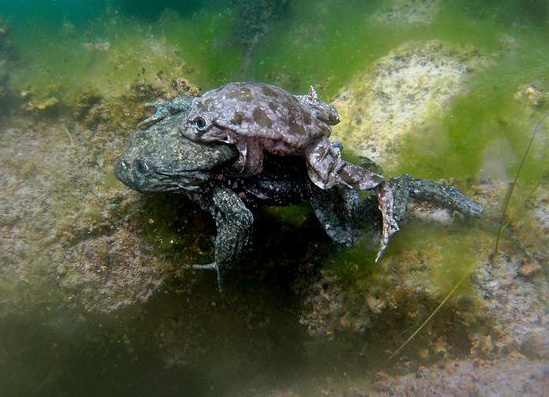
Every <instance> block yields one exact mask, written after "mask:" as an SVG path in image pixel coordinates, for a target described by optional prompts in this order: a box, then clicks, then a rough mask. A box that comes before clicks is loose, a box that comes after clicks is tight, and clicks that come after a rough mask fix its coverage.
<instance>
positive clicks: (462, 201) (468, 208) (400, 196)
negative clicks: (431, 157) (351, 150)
mask: <svg viewBox="0 0 549 397" xmlns="http://www.w3.org/2000/svg"><path fill="white" fill-rule="evenodd" d="M387 183H388V184H389V186H391V189H392V190H393V194H394V196H395V199H394V202H395V203H394V216H395V218H396V219H397V221H398V222H401V221H402V219H403V218H404V215H405V213H406V207H407V205H408V203H409V202H410V199H411V198H414V199H416V200H419V201H427V202H431V203H433V204H435V205H437V206H440V207H443V208H447V209H449V210H453V211H457V212H460V213H461V214H463V215H465V216H478V215H480V214H481V213H482V212H483V211H484V208H483V207H482V206H481V205H479V204H477V203H475V202H474V201H473V200H471V199H470V198H469V197H467V196H465V195H464V194H462V193H461V192H460V191H459V190H458V189H456V188H454V187H452V186H448V185H445V184H443V183H439V182H435V181H430V180H427V179H416V178H412V177H411V176H410V175H407V174H405V175H402V176H400V177H398V178H391V179H390V180H388V181H387Z"/></svg>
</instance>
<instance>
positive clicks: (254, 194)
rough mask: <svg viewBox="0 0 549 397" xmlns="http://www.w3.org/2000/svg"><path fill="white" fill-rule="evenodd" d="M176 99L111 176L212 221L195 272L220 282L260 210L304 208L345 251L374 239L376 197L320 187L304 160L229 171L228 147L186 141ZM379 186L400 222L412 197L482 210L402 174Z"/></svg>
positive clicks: (231, 154)
mask: <svg viewBox="0 0 549 397" xmlns="http://www.w3.org/2000/svg"><path fill="white" fill-rule="evenodd" d="M176 99H177V100H176V101H174V100H172V101H166V102H163V103H160V104H157V105H156V106H157V113H155V115H153V116H151V118H149V119H147V120H144V122H143V123H142V124H141V125H143V126H144V129H140V130H138V131H136V132H134V133H133V135H132V136H131V138H130V141H129V145H128V148H127V150H126V152H125V153H124V154H123V155H122V156H121V158H120V159H119V160H118V162H117V164H116V167H115V172H116V175H117V177H118V179H119V180H120V181H122V182H123V183H124V184H126V185H127V186H128V187H130V188H132V189H135V190H138V191H140V192H173V193H180V194H184V195H187V196H188V197H189V198H190V199H191V200H192V201H194V202H196V203H197V204H198V205H200V206H201V208H202V209H204V210H205V211H208V212H209V213H210V214H211V215H212V217H213V218H214V220H215V223H216V228H217V235H216V238H215V243H214V246H215V253H214V261H213V262H211V263H209V264H206V265H193V267H195V268H202V269H213V270H215V271H217V274H218V281H219V282H220V271H221V269H224V268H226V267H228V266H230V265H233V264H235V263H237V262H238V261H239V259H241V258H242V255H243V254H245V253H246V251H247V248H248V247H249V244H250V241H251V236H252V228H253V221H254V216H253V210H254V209H255V208H257V207H259V206H263V205H293V204H297V203H300V202H308V203H309V204H310V205H311V206H312V208H313V210H314V212H315V215H316V216H317V218H318V220H319V222H320V223H321V225H322V226H323V228H324V229H325V230H326V232H327V234H328V235H329V236H330V237H331V238H332V239H333V241H334V242H336V243H338V244H343V245H345V246H350V245H352V244H353V242H354V241H355V238H356V237H357V235H358V234H359V233H367V232H371V233H373V234H374V235H377V236H378V238H379V235H380V234H381V229H382V222H381V219H380V218H381V217H380V213H379V210H378V204H377V197H376V196H375V195H374V194H371V195H369V196H367V197H366V198H365V199H361V197H360V195H359V193H358V191H357V190H356V189H352V188H341V187H334V188H331V189H322V188H320V187H318V186H317V185H316V184H314V183H313V182H312V181H311V179H310V178H309V176H308V170H307V165H306V161H305V160H304V158H303V157H302V156H276V155H275V156H273V155H270V154H267V155H266V156H265V158H264V162H263V169H262V171H261V172H260V173H259V174H256V175H242V174H239V173H235V169H234V165H235V163H236V162H238V161H239V156H240V153H239V150H238V149H237V148H236V147H234V146H233V145H230V144H226V143H221V142H212V143H205V142H195V141H193V140H190V139H188V138H187V137H185V136H184V135H183V134H182V133H181V128H180V127H181V125H182V124H184V123H186V122H187V120H188V119H189V112H190V109H191V105H192V104H193V101H195V100H196V98H192V97H179V98H176ZM328 106H329V105H328ZM319 109H321V110H322V108H319ZM315 117H316V116H315ZM319 117H324V116H319ZM326 119H327V120H330V119H328V118H326ZM332 148H333V149H332V150H334V151H337V152H338V153H339V154H340V152H341V146H339V145H337V144H333V145H332ZM385 183H386V184H387V186H388V188H390V189H391V191H392V192H393V196H394V200H393V201H392V211H393V215H394V218H395V220H396V222H398V224H400V223H401V221H402V219H403V217H404V214H405V212H406V207H407V204H408V202H409V201H410V199H411V198H414V199H416V200H419V201H429V202H432V203H434V204H436V205H438V206H441V207H445V208H448V209H450V210H454V211H459V212H461V213H463V214H464V215H470V216H475V215H478V214H480V213H481V212H482V211H483V209H482V207H481V206H479V205H478V204H476V203H475V202H473V201H472V200H470V199H469V198H467V197H466V196H464V195H463V194H461V193H460V192H459V191H458V190H457V189H455V188H452V187H449V186H446V185H443V184H440V183H437V182H433V181H428V180H422V179H415V178H412V177H410V176H408V175H404V176H401V177H398V178H392V179H388V180H386V181H385Z"/></svg>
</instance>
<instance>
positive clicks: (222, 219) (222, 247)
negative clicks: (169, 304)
mask: <svg viewBox="0 0 549 397" xmlns="http://www.w3.org/2000/svg"><path fill="white" fill-rule="evenodd" d="M212 201H213V205H212V206H211V209H210V211H211V213H212V216H213V217H214V219H215V225H216V228H217V236H216V238H215V260H214V262H212V263H209V264H207V265H193V268H194V269H208V270H214V271H215V272H216V273H217V282H218V287H219V289H220V291H221V270H222V269H223V268H224V267H227V266H230V265H232V264H233V263H235V262H237V261H238V260H239V259H240V258H241V257H242V256H243V254H244V253H245V252H246V250H247V248H248V246H249V243H250V239H251V236H252V226H253V221H254V217H253V215H252V213H251V211H250V210H249V209H248V208H247V207H246V206H245V205H244V203H243V202H242V200H241V199H240V198H239V197H238V195H237V194H236V193H235V192H233V191H232V190H230V189H227V188H222V187H216V188H214V191H213V200H212Z"/></svg>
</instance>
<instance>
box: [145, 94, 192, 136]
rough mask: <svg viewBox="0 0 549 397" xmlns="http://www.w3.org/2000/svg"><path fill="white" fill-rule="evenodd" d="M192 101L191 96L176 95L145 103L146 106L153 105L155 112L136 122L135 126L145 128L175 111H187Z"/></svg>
mask: <svg viewBox="0 0 549 397" xmlns="http://www.w3.org/2000/svg"><path fill="white" fill-rule="evenodd" d="M192 101H193V97H177V98H173V99H170V100H167V101H157V102H152V103H146V104H145V106H146V107H154V108H155V109H156V112H155V113H154V114H153V115H152V116H150V117H147V118H146V119H145V120H143V121H141V122H140V123H139V124H137V127H139V128H141V129H146V128H148V127H150V126H151V125H153V124H156V123H158V122H159V121H161V120H163V119H165V118H166V117H169V116H171V115H174V114H177V113H181V112H185V111H189V109H190V108H191V102H192Z"/></svg>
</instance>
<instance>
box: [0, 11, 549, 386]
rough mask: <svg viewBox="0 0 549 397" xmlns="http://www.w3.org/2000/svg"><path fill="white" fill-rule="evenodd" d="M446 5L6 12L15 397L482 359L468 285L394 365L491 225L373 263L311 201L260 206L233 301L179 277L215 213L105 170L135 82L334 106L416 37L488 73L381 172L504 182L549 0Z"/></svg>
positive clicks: (521, 138)
mask: <svg viewBox="0 0 549 397" xmlns="http://www.w3.org/2000/svg"><path fill="white" fill-rule="evenodd" d="M441 3H442V4H439V2H436V1H427V0H425V1H423V2H422V1H418V2H411V3H407V2H401V1H388V2H382V1H359V0H352V1H346V2H344V3H342V2H339V1H335V0H320V1H315V2H314V3H312V2H310V1H305V0H286V1H279V2H276V1H269V0H264V1H249V2H247V1H222V0H217V1H216V0H211V1H207V0H205V1H198V0H196V1H188V2H177V1H158V2H145V1H136V2H131V1H126V0H120V1H114V0H113V1H100V0H96V1H93V2H84V1H74V0H73V1H71V0H63V1H41V2H39V4H37V3H36V2H33V1H23V0H21V1H15V2H14V1H6V0H0V24H1V25H0V34H1V35H0V57H1V58H0V84H1V85H0V105H1V108H0V117H2V119H1V122H0V125H1V126H2V138H3V139H2V140H3V142H2V146H1V148H2V157H3V158H2V159H1V161H2V163H1V164H2V168H3V169H4V171H3V172H2V173H3V175H4V176H5V177H3V178H4V181H3V182H2V183H3V185H2V186H3V188H4V189H6V190H5V191H6V192H9V193H4V194H5V196H4V198H3V201H2V204H1V205H2V208H1V210H2V211H1V213H2V214H3V215H1V216H0V223H1V225H0V226H1V227H2V229H1V237H2V249H3V250H4V252H3V254H2V255H1V256H0V258H1V259H0V267H1V268H2V271H1V272H0V277H1V278H0V294H1V295H0V395H1V396H99V395H102V396H104V395H112V396H126V395H127V396H130V395H131V396H175V395H177V396H237V395H238V396H263V395H273V396H274V395H277V396H278V395H280V396H282V395H284V396H286V395H287V396H294V395H299V396H302V395H303V396H309V395H310V396H317V395H330V396H331V395H333V396H336V395H342V394H341V393H343V391H344V390H346V388H347V387H350V386H351V385H353V384H356V383H361V382H362V383H367V382H368V380H370V379H374V378H375V373H376V372H378V371H386V372H388V373H400V372H406V371H407V369H409V368H414V367H415V366H417V365H419V364H429V363H432V362H436V361H437V360H438V359H441V358H443V357H468V355H469V354H471V355H472V356H474V354H475V353H474V352H476V351H477V350H475V349H479V348H478V346H476V345H475V342H474V341H473V338H472V336H471V335H472V334H473V333H474V332H476V330H473V328H474V327H477V328H478V329H481V331H479V332H484V331H486V332H487V333H488V332H490V330H491V328H490V325H489V324H487V320H486V319H485V318H484V319H482V320H476V319H471V318H472V317H474V316H473V315H471V316H468V315H467V311H468V310H470V311H471V312H473V313H476V312H475V310H476V308H477V305H479V303H478V302H477V298H476V294H477V292H476V291H475V288H474V287H473V286H472V284H471V283H470V282H469V281H465V282H464V283H463V286H462V287H461V289H460V290H459V292H458V293H457V294H456V296H454V297H453V298H452V299H451V300H450V301H449V302H448V304H447V306H445V308H443V309H442V310H441V312H440V313H439V315H438V316H437V317H435V319H434V320H433V321H432V322H431V323H430V325H428V327H427V328H426V329H425V330H424V331H422V333H420V334H419V335H418V337H417V338H416V339H415V340H414V342H413V346H410V347H409V350H408V351H405V353H404V354H401V355H400V359H396V360H390V359H389V356H390V354H391V353H392V352H394V351H395V350H396V349H397V348H398V346H399V345H400V344H401V343H402V342H403V341H404V340H405V339H406V337H408V336H409V335H410V334H411V333H412V332H413V331H414V330H415V329H417V327H418V326H419V325H420V324H421V322H422V321H423V320H425V319H426V318H427V317H428V316H429V314H431V313H432V312H433V310H435V308H436V306H437V305H438V303H439V302H440V301H441V300H442V299H443V298H444V296H445V294H447V293H448V292H450V291H451V290H452V288H453V287H454V286H455V285H456V283H458V282H461V281H460V280H462V279H463V276H464V275H467V274H469V273H471V272H472V271H473V269H474V267H475V264H476V263H479V262H482V261H483V259H482V258H484V257H485V256H486V255H487V252H489V250H490V247H491V246H492V245H493V242H494V239H495V228H496V226H495V223H494V222H493V221H491V223H490V222H487V224H484V225H482V226H479V225H478V224H476V225H471V224H467V223H465V224H464V223H458V224H457V226H451V225H450V226H448V225H445V226H440V225H422V224H421V223H413V224H410V225H409V229H408V230H404V231H403V232H402V233H401V234H400V235H399V236H397V237H396V238H395V241H394V242H393V245H392V246H391V247H390V249H389V251H388V253H387V257H388V261H389V262H388V263H389V265H383V264H382V265H374V264H373V260H372V259H373V256H374V253H373V251H372V247H369V246H368V244H367V243H365V244H363V245H361V246H359V247H358V248H355V249H353V250H351V251H348V252H343V251H337V250H336V249H335V248H334V247H333V246H331V245H330V243H329V241H328V239H327V238H326V237H325V236H324V235H323V231H322V230H320V229H319V228H318V226H317V225H316V223H315V221H314V219H313V217H312V216H311V214H310V212H309V211H308V210H307V209H306V208H297V209H293V208H292V209H285V210H267V211H265V212H263V213H261V215H260V216H259V218H258V221H257V225H258V226H257V236H256V241H255V245H254V257H253V258H251V259H250V260H249V261H247V262H246V263H244V264H242V265H241V266H240V267H239V268H237V269H234V270H233V271H232V272H230V273H229V274H228V275H227V277H226V280H225V285H226V291H225V295H224V296H220V295H219V294H218V292H217V290H216V288H215V283H214V280H213V277H209V276H210V275H204V274H191V273H190V272H188V271H187V272H185V271H183V272H178V270H177V269H179V266H178V265H179V264H184V263H187V261H189V260H197V259H198V260H200V261H206V260H207V258H208V257H209V255H211V249H210V247H209V236H210V234H211V233H213V229H212V225H211V223H210V222H209V220H208V218H207V217H204V216H202V215H200V213H198V212H197V211H194V210H193V209H189V208H188V205H189V203H187V202H181V201H178V199H173V198H169V199H166V198H159V197H156V196H154V197H148V198H140V197H138V196H137V195H133V196H128V192H127V190H126V188H125V187H123V186H122V185H121V184H119V183H118V182H116V181H115V180H114V177H113V175H112V164H113V162H114V160H115V159H116V157H117V156H118V155H119V153H120V151H121V150H122V149H123V147H124V144H123V140H124V139H125V138H127V136H128V134H129V131H131V129H132V123H133V122H134V121H135V118H136V117H137V116H132V115H133V114H134V113H135V111H136V110H135V109H137V106H138V105H139V104H140V103H141V102H139V98H141V97H140V96H139V95H141V94H142V95H143V96H142V97H143V98H145V97H146V95H147V94H150V93H151V92H156V91H154V90H153V89H150V90H149V91H147V92H145V93H143V92H141V94H139V92H140V91H139V87H146V86H147V84H151V85H152V86H154V87H162V89H163V88H165V87H170V88H171V89H172V90H174V89H175V88H174V87H175V86H177V84H180V85H179V86H177V87H181V84H183V83H181V81H180V80H177V79H181V78H184V79H188V83H189V84H196V85H197V86H198V87H199V88H200V89H202V90H206V89H209V88H211V87H214V86H217V85H219V84H222V83H225V82H229V81H235V80H255V81H262V82H268V83H273V84H277V85H280V86H282V87H284V88H286V89H288V90H289V91H292V92H296V93H297V92H306V91H307V89H308V86H309V85H310V84H315V85H316V86H317V88H319V92H320V93H321V96H322V97H323V98H324V99H326V100H331V99H333V98H338V97H339V98H341V97H342V96H344V95H342V94H341V92H342V91H341V90H343V89H344V88H347V89H348V88H349V86H351V87H352V86H353V84H355V83H357V82H358V81H359V80H360V76H362V75H364V74H365V73H368V72H372V71H374V70H375V68H376V65H377V62H379V60H380V59H381V58H383V57H385V56H387V54H388V53H389V52H390V51H392V50H394V49H395V48H398V47H399V46H400V45H402V44H404V43H409V42H418V43H422V42H428V41H431V40H440V41H441V42H444V43H446V44H447V45H448V46H470V47H471V48H474V49H475V51H477V52H478V54H480V55H479V56H480V57H481V58H482V59H483V63H482V66H479V67H478V69H475V70H469V71H468V72H467V73H470V77H468V78H467V80H466V81H465V82H464V83H463V84H462V86H461V87H460V90H459V92H457V93H456V94H455V95H454V96H453V97H452V98H451V99H450V101H449V104H448V105H447V106H446V105H445V110H444V111H442V112H441V113H436V112H434V114H437V116H436V117H435V118H434V120H430V122H429V123H427V125H428V127H426V129H425V133H424V134H422V135H421V136H420V137H419V138H416V137H415V136H411V137H407V138H405V140H404V142H402V146H401V147H400V148H399V149H398V150H399V159H400V161H399V163H398V165H397V166H394V167H392V168H390V170H389V172H390V173H391V174H394V175H396V174H402V173H410V174H413V175H417V176H420V177H424V178H430V179H448V180H455V182H456V184H458V185H459V186H460V187H462V188H463V189H466V191H467V193H468V194H470V195H473V196H474V195H475V194H476V191H475V189H474V188H472V187H471V186H472V185H474V184H475V183H476V182H478V181H479V180H487V179H490V180H492V179H493V180H498V181H502V182H503V183H504V184H505V183H507V182H509V181H511V180H512V179H513V177H514V175H516V172H517V170H518V169H519V167H520V162H521V159H522V158H523V155H524V153H525V150H526V148H527V146H528V141H529V139H530V136H531V134H532V133H533V132H534V131H535V130H534V128H535V127H536V124H537V123H538V122H539V121H540V120H542V118H543V117H544V114H545V112H547V110H546V101H547V98H548V97H549V86H548V83H547V78H548V75H549V64H548V63H547V58H548V55H549V26H548V24H549V6H548V5H547V4H545V2H542V1H535V0H531V1H518V0H516V1H511V0H507V1H503V2H501V1H500V2H496V1H491V0H485V1H452V2H441ZM395 57H396V56H395ZM136 82H138V83H136ZM177 82H178V83H177ZM176 83H177V84H176ZM185 84H186V83H185ZM135 87H138V88H137V89H136V88H135ZM162 89H158V92H165V91H162ZM129 92H132V94H129ZM83 93H85V94H86V95H85V96H84V95H83ZM132 95H133V96H132ZM153 97H154V96H153ZM90 98H91V99H90ZM93 98H97V99H93ZM136 98H137V99H136ZM102 101H103V102H102ZM101 103H107V104H108V106H104V107H101ZM441 107H442V105H441ZM83 109H84V110H83ZM109 109H111V110H112V111H110V112H109V111H108V110H109ZM364 117H368V115H365V116H364ZM137 118H138V117H137ZM75 120H76V121H75ZM78 123H80V124H78ZM83 124H84V125H87V126H88V127H89V126H90V125H93V126H95V127H96V128H95V129H93V128H91V129H89V130H87V129H86V128H84V127H82V125H83ZM79 125H80V127H79ZM97 126H99V127H97ZM541 127H543V126H541ZM541 127H540V131H541V132H540V133H539V134H538V136H537V137H536V141H535V144H534V145H533V146H532V148H531V152H530V153H529V155H528V159H527V161H526V162H525V163H524V167H523V168H522V170H521V172H522V173H521V177H520V179H519V181H518V183H517V186H518V188H517V189H516V192H515V194H514V196H513V199H512V201H511V204H510V207H509V212H510V213H511V214H512V216H515V218H514V219H517V218H518V219H521V222H523V223H522V224H526V225H527V226H528V225H529V222H531V219H530V215H528V214H525V213H522V212H521V209H522V208H523V206H524V202H525V200H527V199H528V198H529V197H530V196H531V195H532V194H533V193H532V192H533V191H535V189H536V186H538V184H539V183H540V181H543V180H544V178H546V176H547V171H548V170H547V167H546V163H547V160H546V159H547V155H548V154H549V153H548V151H549V149H548V145H547V135H546V132H545V130H543V128H541ZM14 131H15V132H14ZM25 134H28V135H25ZM365 139H367V137H366V138H365ZM13 142H16V143H13ZM52 154H53V155H52ZM498 200H499V201H503V195H501V197H499V198H496V199H495V201H498ZM166 208H174V209H171V210H170V209H168V210H166ZM128 214H132V216H130V217H128ZM197 230H198V232H197ZM187 247H192V248H187ZM374 250H375V248H374ZM132 255H133V256H132ZM120 263H122V264H124V269H129V270H124V269H118V268H117V264H120ZM133 263H135V264H137V265H136V267H135V269H134V268H133V267H131V266H130V267H128V266H126V265H127V264H129V265H131V264H133ZM147 263H150V267H149V268H147V266H146V265H147ZM112 269H116V271H114V270H112ZM147 269H151V270H147ZM148 271H149V273H148ZM466 280H468V279H466ZM400 288H401V289H400ZM133 291H138V292H135V293H134V292H133ZM414 291H415V292H417V293H414ZM365 308H366V309H367V310H366V309H365ZM365 310H366V311H365ZM483 327H486V328H483ZM277 393H278V394H277Z"/></svg>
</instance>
